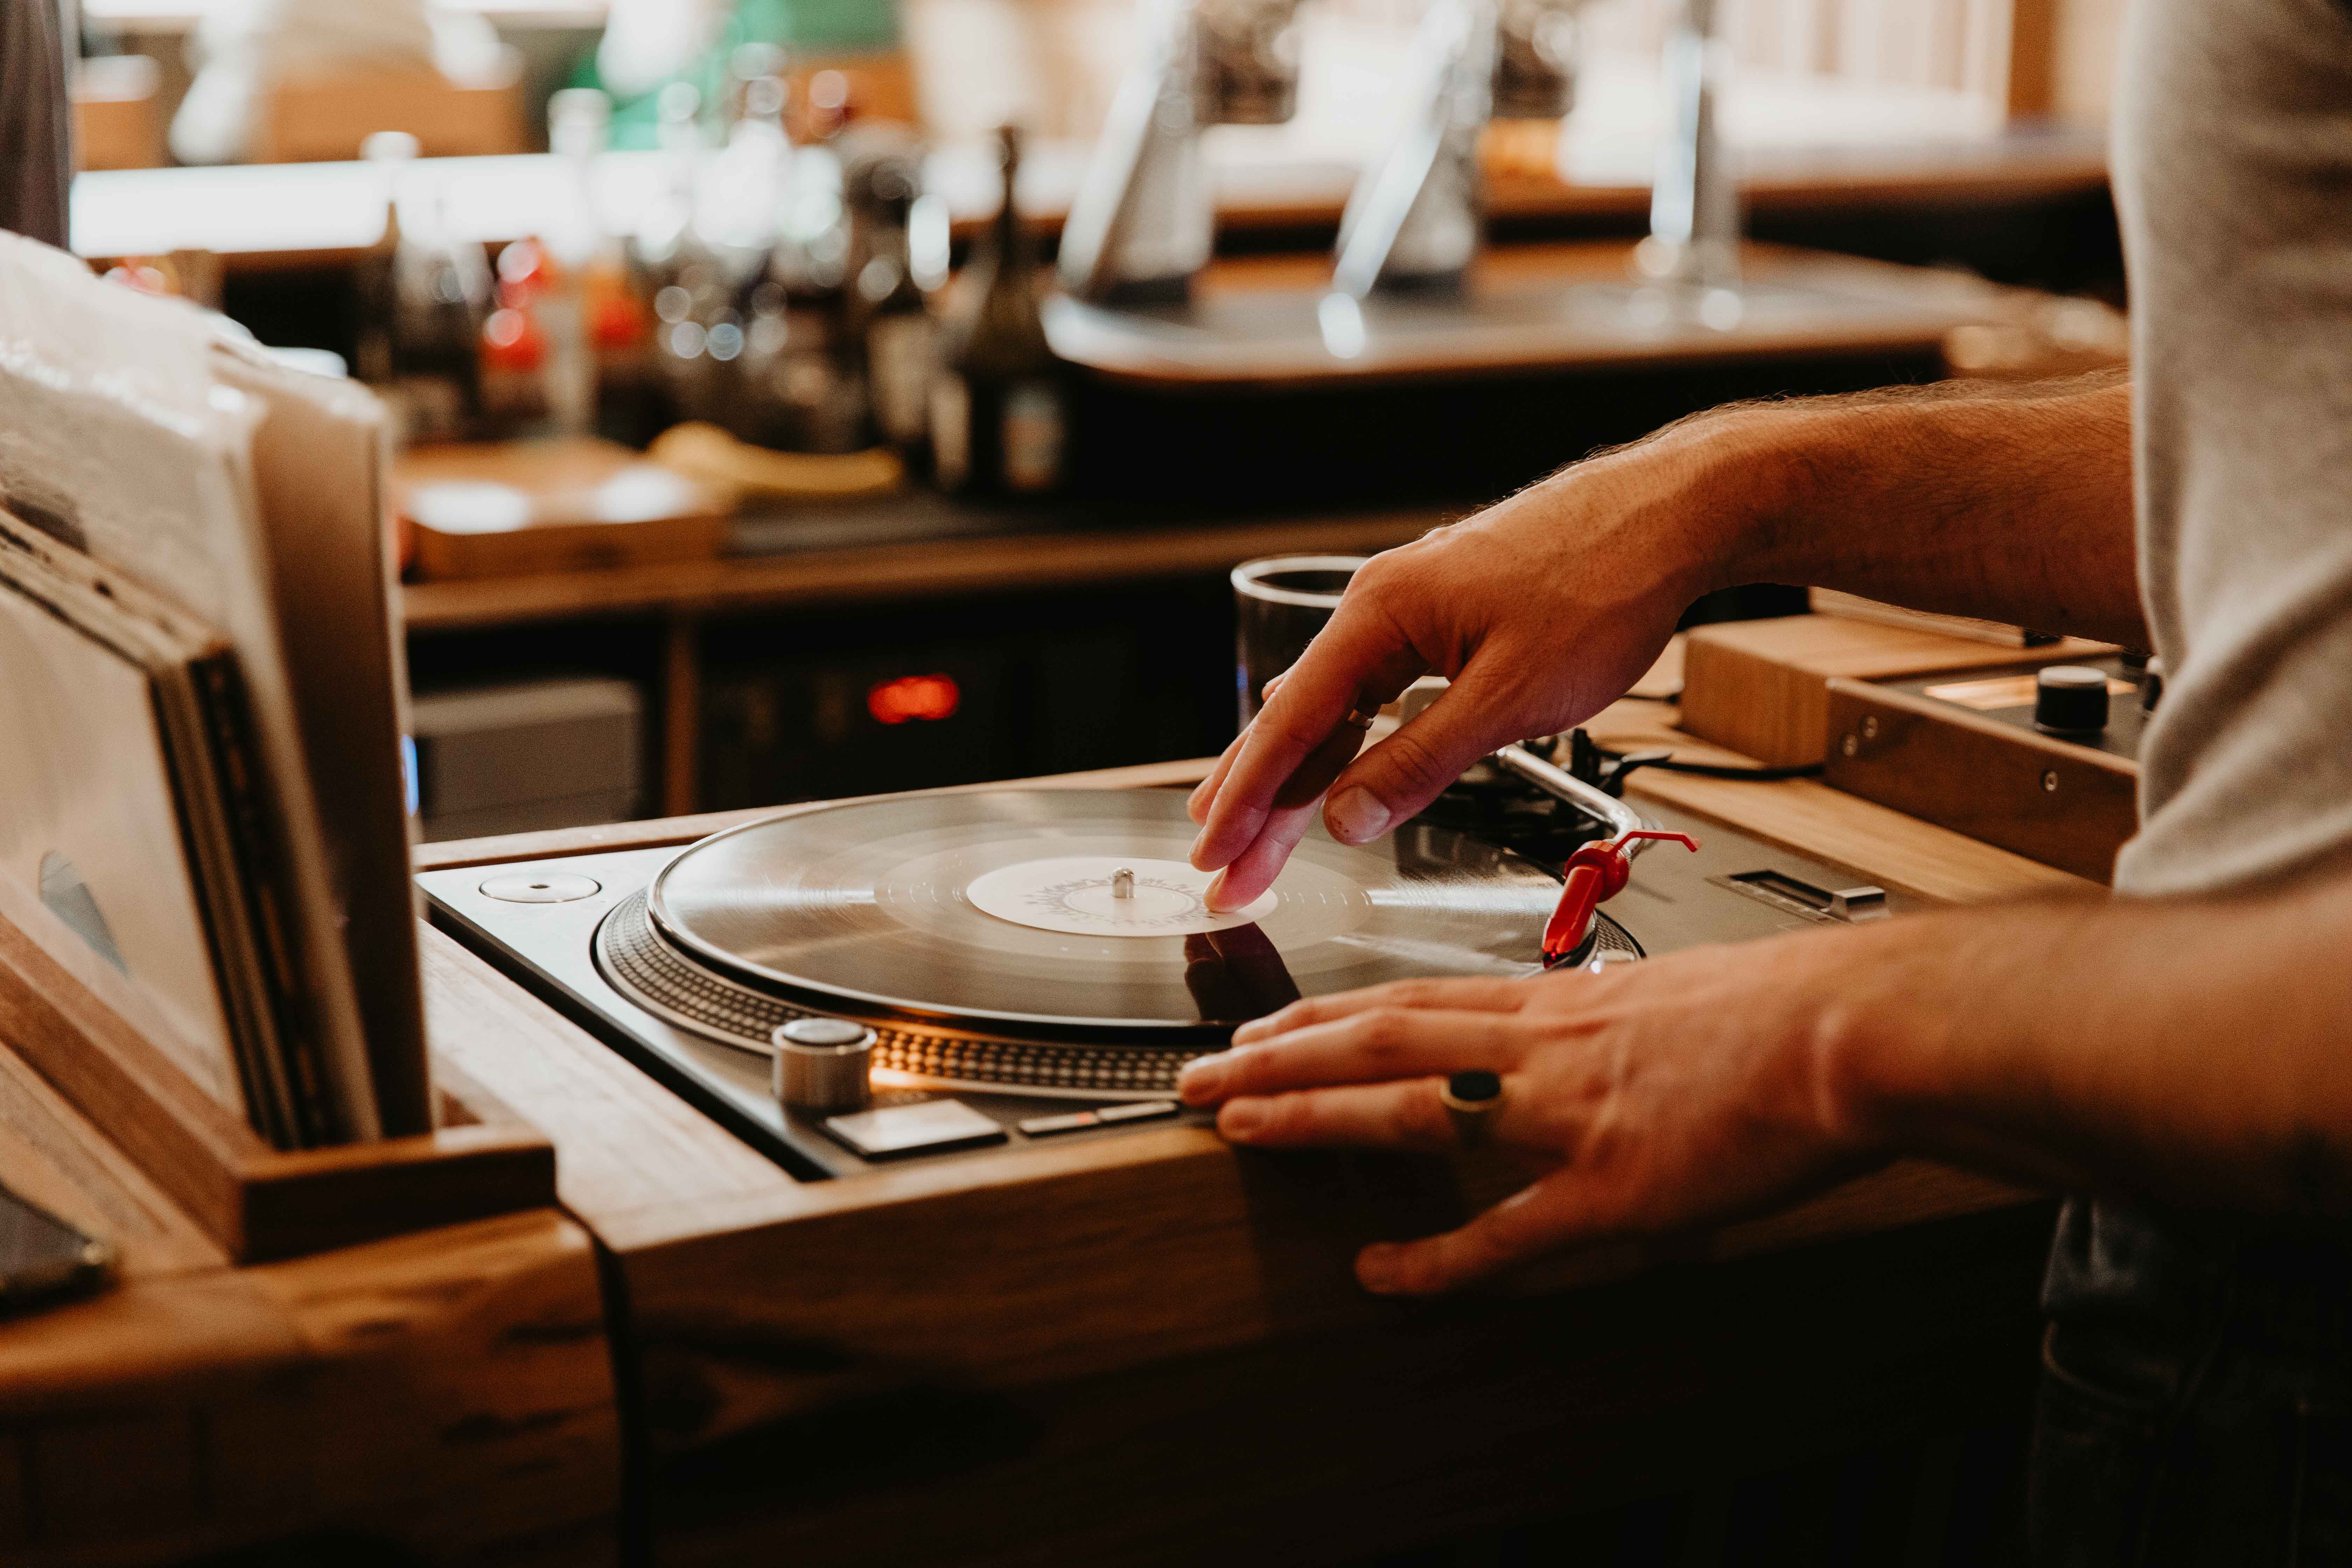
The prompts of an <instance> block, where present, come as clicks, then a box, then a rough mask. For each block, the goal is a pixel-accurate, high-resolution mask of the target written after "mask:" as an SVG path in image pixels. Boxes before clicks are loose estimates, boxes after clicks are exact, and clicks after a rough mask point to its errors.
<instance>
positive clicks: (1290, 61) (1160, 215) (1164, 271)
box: [1059, 0, 1299, 304]
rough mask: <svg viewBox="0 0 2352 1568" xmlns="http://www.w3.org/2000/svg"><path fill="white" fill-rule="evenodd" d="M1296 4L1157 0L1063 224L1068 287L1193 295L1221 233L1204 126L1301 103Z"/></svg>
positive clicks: (1138, 298)
mask: <svg viewBox="0 0 2352 1568" xmlns="http://www.w3.org/2000/svg"><path fill="white" fill-rule="evenodd" d="M1298 4H1299V0H1148V4H1147V6H1146V8H1145V11H1144V16H1143V18H1142V29H1141V30H1142V34H1143V47H1142V52H1141V54H1140V55H1139V57H1138V58H1137V59H1136V62H1135V64H1134V65H1133V66H1132V67H1131V68H1129V71H1128V73H1127V75H1126V77H1125V78H1123V79H1121V81H1120V83H1119V86H1118V93H1117V94H1116V95H1115V96H1114V97H1113V99H1112V100H1111V106H1110V112H1109V114H1108V117H1107V118H1106V120H1105V121H1104V124H1103V132H1102V136H1101V138H1100V140H1099V141H1097V142H1096V144H1095V153H1094V159H1093V161H1092V162H1091V163H1089V164H1088V165H1087V174H1086V178H1085V180H1084V182H1083V183H1082V184H1080V186H1079V188H1078V195H1077V199H1076V201H1074V202H1073V203H1072V204H1071V205H1070V216H1069V218H1068V221H1067V222H1066V224H1065V225H1064V226H1063V229H1062V249H1061V260H1060V263H1059V274H1060V279H1061V284H1062V288H1063V289H1064V290H1065V291H1066V292H1067V293H1068V294H1070V295H1071V296H1072V297H1073V298H1075V299H1078V300H1086V301H1087V302H1088V303H1091V304H1111V303H1119V302H1146V301H1152V300H1159V301H1175V300H1182V299H1184V298H1186V297H1187V296H1188V295H1189V293H1190V291H1191V289H1192V278H1193V275H1194V274H1196V273H1197V272H1199V271H1200V270H1201V268H1202V267H1204V266H1206V265H1207V263H1208V260H1209V253H1210V249H1211V247H1212V246H1213V244H1214V243H1215V239H1216V193H1215V190H1214V188H1213V184H1212V182H1211V180H1210V177H1209V171H1208V166H1207V163H1206V160H1205V159H1204V158H1203V156H1202V150H1201V132H1203V131H1204V130H1206V129H1207V128H1208V127H1210V126H1212V125H1277V124H1280V123H1282V122H1283V121H1286V120H1288V119H1289V118H1290V117H1291V115H1292V114H1293V113H1295V112H1296V111H1297V106H1298V36H1297V15H1298Z"/></svg>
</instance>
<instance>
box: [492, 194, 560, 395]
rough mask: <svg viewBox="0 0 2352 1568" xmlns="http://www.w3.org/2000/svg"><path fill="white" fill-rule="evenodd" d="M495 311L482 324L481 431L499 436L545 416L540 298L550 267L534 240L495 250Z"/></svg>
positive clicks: (544, 347)
mask: <svg viewBox="0 0 2352 1568" xmlns="http://www.w3.org/2000/svg"><path fill="white" fill-rule="evenodd" d="M498 276H499V281H498V309H497V310H492V311H491V312H490V313H489V315H488V318H487V319H486V320H484V321H483V322H482V333H481V343H480V349H479V353H478V363H479V364H480V366H481V384H482V406H483V411H484V416H485V429H484V434H485V435H488V436H492V437H509V436H516V435H520V434H522V433H524V432H526V431H530V430H535V429H539V428H541V427H542V426H543V423H544V421H545V420H546V418H547V381H546V375H545V371H546V366H547V357H548V355H547V332H546V329H545V327H544V325H543V321H544V318H543V316H542V315H541V309H540V307H541V297H542V296H543V295H544V294H545V293H546V292H547V291H548V289H550V288H551V286H552V284H553V282H554V276H555V268H554V263H553V261H552V260H551V258H549V256H548V254H547V250H546V247H543V246H542V245H541V244H540V242H539V241H538V240H536V239H518V240H515V241H513V242H512V243H510V244H509V245H508V246H507V247H506V248H505V249H503V250H501V251H499V268H498Z"/></svg>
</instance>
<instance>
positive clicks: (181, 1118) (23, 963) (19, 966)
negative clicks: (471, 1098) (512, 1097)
mask: <svg viewBox="0 0 2352 1568" xmlns="http://www.w3.org/2000/svg"><path fill="white" fill-rule="evenodd" d="M0 1038H5V1040H6V1041H7V1043H8V1044H9V1046H11V1047H14V1049H15V1050H16V1054H17V1056H18V1057H19V1058H22V1059H23V1060H24V1061H25V1062H26V1064H27V1065H28V1066H30V1067H31V1068H32V1069H33V1070H34V1071H35V1072H36V1073H37V1074H39V1075H40V1077H41V1078H42V1079H45V1080H46V1081H47V1083H48V1084H49V1085H50V1086H51V1087H52V1088H53V1089H56V1090H57V1091H58V1093H59V1094H61V1095H63V1096H64V1098H65V1099H66V1100H68V1102H70V1103H71V1104H72V1105H73V1106H74V1107H75V1109H76V1110H79V1111H80V1112H81V1114H82V1115H84V1116H86V1117H88V1118H89V1121H90V1122H91V1123H92V1124H93V1125H94V1126H95V1127H97V1128H98V1129H99V1130H100V1131H101V1132H102V1133H103V1134H104V1135H105V1136H106V1137H107V1138H108V1139H109V1140H110V1142H113V1143H114V1145H115V1146H116V1147H117V1148H118V1149H120V1150H121V1152H123V1153H124V1154H125V1155H127V1156H128V1157H129V1158H130V1159H131V1162H132V1163H134V1164H136V1165H138V1166H139V1167H140V1169H141V1170H142V1171H144V1172H145V1173H146V1174H147V1175H148V1177H149V1178H150V1179H152V1181H153V1182H154V1183H155V1184H156V1185H157V1187H158V1188H160V1189H161V1190H162V1191H163V1192H164V1193H166V1194H169V1195H170V1196H171V1198H172V1200H173V1202H174V1203H175V1204H176V1205H179V1207H180V1208H181V1209H183V1210H184V1212H185V1213H186V1214H187V1215H188V1217H190V1218H191V1219H193V1220H194V1221H195V1222H196V1224H197V1226H199V1227H200V1228H202V1229H203V1230H204V1231H205V1233H206V1234H207V1235H209V1236H210V1237H212V1238H213V1239H214V1240H215V1241H216V1242H217V1243H219V1244H220V1246H221V1247H222V1248H223V1249H224V1250H225V1251H226V1253H227V1255H228V1257H229V1258H231V1259H232V1260H234V1261H236V1262H240V1263H250V1262H258V1261H262V1260H264V1259H280V1258H296V1257H300V1256H302V1255H304V1254H307V1253H311V1252H320V1251H325V1250H328V1249H330V1248H333V1247H347V1246H351V1245H352V1244H353V1243H356V1242H362V1241H374V1240H380V1239H383V1238H384V1237H392V1236H398V1235H401V1234H404V1233H405V1232H408V1231H414V1230H423V1229H427V1228H430V1227H433V1226H442V1225H449V1224H454V1223H457V1222H458V1221H461V1220H472V1219H483V1218H487V1217H489V1216H490V1215H503V1214H511V1213H514V1212H517V1211H519V1210H522V1209H530V1208H541V1207H551V1206H553V1205H554V1203H555V1148H554V1145H553V1144H551V1143H550V1142H548V1141H547V1139H546V1138H545V1137H543V1136H541V1134H540V1133H539V1132H538V1131H535V1130H533V1129H531V1128H529V1127H523V1126H519V1125H516V1124H515V1123H514V1122H513V1121H510V1120H501V1121H498V1122H496V1123H493V1124H489V1125H481V1124H477V1125H471V1126H464V1127H446V1128H442V1129H440V1130H439V1131H434V1132H429V1133H424V1134H421V1135H419V1136H416V1137H413V1138H396V1139H390V1140H385V1141H383V1142H373V1143H351V1144H344V1145H341V1146H338V1147H335V1148H331V1149H313V1150H302V1151H292V1152H289V1151H282V1150H278V1149H273V1148H271V1147H270V1146H269V1144H268V1142H265V1141H264V1140H263V1139H262V1138H261V1136H260V1135H259V1134H258V1133H257V1132H255V1131H253V1129H251V1128H250V1127H248V1126H247V1125H246V1124H245V1123H244V1122H243V1121H239V1120H238V1119H237V1118H236V1115H235V1114H234V1113H233V1112H232V1111H231V1110H229V1109H228V1108H227V1107H226V1106H225V1105H222V1104H221V1103H219V1102H218V1101H217V1100H213V1099H212V1098H211V1097H210V1096H208V1095H206V1094H205V1092H204V1091H203V1090H202V1089H199V1088H198V1087H197V1086H196V1085H195V1084H194V1082H193V1081H191V1080H190V1079H189V1078H188V1077H187V1075H186V1074H185V1073H184V1072H182V1071H181V1070H180V1069H179V1068H178V1067H177V1066H175V1065H174V1064H173V1062H172V1061H171V1060H170V1059H169V1058H166V1057H165V1056H164V1055H163V1052H162V1051H161V1050H159V1049H158V1048H157V1047H155V1046H154V1045H153V1044H152V1042H150V1041H149V1040H148V1039H147V1038H146V1037H143V1036H142V1035H141V1034H140V1033H139V1031H138V1030H137V1029H135V1028H133V1027H132V1026H131V1025H130V1024H129V1023H127V1022H125V1021H124V1020H123V1019H122V1017H121V1016H120V1015H118V1014H116V1013H115V1012H114V1011H113V1010H112V1009H111V1008H110V1007H108V1006H107V1005H105V1004H104V1003H103V1002H102V1001H100V999H99V998H98V997H97V996H96V995H94V994H91V993H90V992H89V990H87V989H86V988H85V987H84V986H83V985H82V984H81V983H80V982H79V981H78V980H76V979H75V978H74V977H73V975H72V974H70V973H68V972H67V970H66V969H65V967H64V966H63V965H62V964H60V963H58V962H57V961H56V960H55V959H53V958H51V957H50V956H49V955H48V954H47V952H43V951H42V949H41V948H40V946H39V944H37V942H34V941H33V939H32V938H31V937H29V936H27V935H26V934H25V932H24V931H21V930H19V929H17V928H16V926H14V925H12V924H9V923H8V922H7V921H0Z"/></svg>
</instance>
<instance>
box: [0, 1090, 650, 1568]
mask: <svg viewBox="0 0 2352 1568" xmlns="http://www.w3.org/2000/svg"><path fill="white" fill-rule="evenodd" d="M11 1131H13V1127H12V1129H11ZM5 1142H14V1140H13V1139H10V1140H7V1141H5ZM12 1170H13V1166H12ZM65 1206H68V1207H70V1206H71V1205H70V1204H68V1205H65ZM100 1230H101V1234H104V1233H105V1227H104V1226H100ZM139 1250H140V1249H137V1248H134V1247H131V1246H129V1245H127V1244H126V1246H125V1252H126V1256H127V1257H130V1256H136V1254H137V1252H138V1251H139ZM615 1411H616V1406H615V1403H614V1394H613V1384H612V1378H611V1363H610V1360H609V1357H608V1354H607V1351H606V1346H605V1339H604V1318H603V1303H602V1299H601V1296H600V1294H599V1290H598V1282H597V1277H596V1269H595V1262H594V1258H593V1252H592V1249H591V1247H590V1245H589V1241H588V1237H587V1235H586V1233H585V1232H583V1230H582V1229H581V1227H580V1226H577V1225H575V1224H573V1223H572V1221H570V1220H567V1219H565V1218H564V1217H562V1215H558V1214H556V1213H554V1212H553V1211H551V1210H546V1209H541V1210H538V1211H535V1212H532V1213H530V1214H523V1215H507V1216H504V1217H501V1218H499V1219H494V1220H487V1221H483V1222H480V1223H478V1224H475V1225H469V1226H454V1227H450V1228H446V1229H443V1230H439V1231H435V1232H431V1233H427V1234H425V1235H424V1236H419V1237H402V1238H399V1239H397V1240H394V1241H387V1242H379V1243H375V1244H373V1245H370V1246H367V1247H352V1248H348V1249H344V1250H341V1251H338V1252H333V1253H327V1254H322V1255H320V1256H318V1257H315V1258H304V1259H301V1260H299V1261H297V1262H293V1263H286V1264H276V1265H270V1266H268V1267H263V1268H242V1269H230V1268H190V1269H187V1270H184V1271H183V1272H180V1273H177V1274H168V1273H165V1272H163V1271H159V1270H158V1269H157V1268H154V1267H153V1260H152V1256H151V1257H150V1258H149V1259H148V1260H147V1261H146V1262H143V1263H142V1264H141V1265H139V1266H137V1267H136V1268H134V1270H133V1272H132V1274H131V1278H129V1279H126V1280H125V1282H124V1283H122V1284H121V1285H120V1286H118V1287H117V1288H115V1289H112V1290H110V1291H109V1292H107V1293H106V1294H104V1295H102V1296H100V1297H98V1298H96V1299H94V1300H89V1301H86V1302H82V1303H79V1304H75V1305H71V1306H66V1307H59V1308H55V1309H52V1310H48V1311H46V1312H43V1313H41V1314H38V1315H37V1316H33V1317H29V1318H24V1319H19V1320H16V1321H5V1322H0V1560H5V1561H6V1562H7V1563H10V1564H12V1565H22V1568H46V1565H48V1564H58V1565H59V1568H63V1565H66V1564H74V1565H78V1568H79V1565H89V1564H100V1563H154V1562H162V1561H174V1562H176V1561H180V1560H182V1559H184V1558H189V1557H194V1556H196V1555H199V1554H205V1553H212V1552H225V1551H227V1550H230V1549H233V1548H238V1547H244V1546H252V1545H260V1544H264V1543H270V1542H278V1543H294V1542H307V1543H308V1544H307V1545H305V1546H303V1547H302V1548H301V1549H300V1550H301V1551H302V1552H307V1553H308V1555H299V1554H298V1555H296V1556H293V1557H289V1558H288V1559H286V1560H287V1561H302V1562H329V1561H353V1562H357V1561H369V1562H373V1561H380V1560H382V1554H383V1552H385V1551H386V1550H387V1549H390V1550H393V1551H396V1552H415V1553H418V1554H420V1556H421V1557H422V1558H423V1560H426V1561H432V1562H440V1563H492V1562H495V1563H547V1564H551V1565H552V1564H557V1563H587V1564H593V1563H611V1562H614V1561H616V1560H617V1540H618V1537H617V1533H616V1531H615V1529H614V1510H615V1509H616V1506H617V1502H618V1498H619V1489H620V1473H619V1472H620V1443H619V1436H620V1435H619V1426H618V1419H617V1416H616V1413H615ZM289 1549H290V1546H289Z"/></svg>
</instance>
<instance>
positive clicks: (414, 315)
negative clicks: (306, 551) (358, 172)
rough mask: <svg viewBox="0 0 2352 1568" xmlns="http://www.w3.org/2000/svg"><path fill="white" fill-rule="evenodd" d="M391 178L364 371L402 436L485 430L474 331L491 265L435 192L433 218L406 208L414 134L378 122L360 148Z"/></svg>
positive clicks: (367, 268)
mask: <svg viewBox="0 0 2352 1568" xmlns="http://www.w3.org/2000/svg"><path fill="white" fill-rule="evenodd" d="M362 151H363V153H364V154H365V156H366V157H367V159H368V161H369V162H370V163H373V164H374V165H375V166H376V168H377V169H378V171H379V172H380V174H381V175H382V178H383V188H384V232H383V238H382V239H381V240H379V241H378V242H377V243H376V245H375V247H373V249H371V250H370V251H369V253H368V254H367V256H366V257H364V258H362V262H361V265H360V268H359V270H358V286H359V295H360V301H359V302H360V320H359V332H358V345H357V346H358V354H357V360H358V363H356V364H355V365H353V367H352V368H353V369H354V370H355V371H357V372H358V374H359V377H360V379H361V380H362V381H365V382H367V383H369V384H372V385H373V386H374V387H376V388H377V390H378V391H379V392H381V393H382V394H383V396H384V397H385V399H386V400H387V402H388V403H389V404H391V405H393V406H394V408H395V410H396V415H395V421H396V425H397V427H398V429H399V432H400V438H401V440H402V441H403V442H404V443H406V442H411V441H454V440H460V439H464V438H467V437H474V436H478V435H479V434H481V429H480V426H481V423H482V417H483V405H482V388H481V381H480V377H479V374H478V369H477V363H476V359H475V348H474V345H475V340H476V338H477V336H478V333H479V332H480V331H481V326H482V322H483V320H484V318H486V317H487V316H488V314H489V310H490V269H489V264H488V260H487V259H486V258H485V257H484V256H483V253H482V247H480V246H479V245H478V244H475V243H473V242H471V241H467V240H462V239H457V238H455V237H452V236H451V235H450V232H449V222H448V215H447V211H446V203H445V202H444V200H443V198H442V197H441V196H440V195H438V194H436V195H435V196H434V198H433V202H432V205H431V221H430V222H420V221H418V217H417V215H416V214H415V211H414V210H413V208H412V209H411V210H410V211H407V212H405V213H404V210H403V208H404V202H403V199H402V194H401V187H402V186H403V185H404V184H407V183H408V176H409V174H410V171H411V169H412V167H413V164H414V161H415V156H416V138H415V137H414V136H411V135H408V134H407V133H405V132H377V133H376V134H374V135H373V136H370V137H369V138H368V139H367V142H366V144H365V146H364V148H363V149H362Z"/></svg>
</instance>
